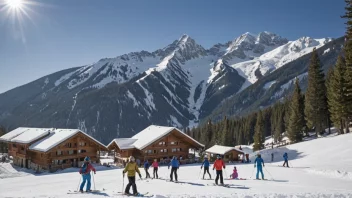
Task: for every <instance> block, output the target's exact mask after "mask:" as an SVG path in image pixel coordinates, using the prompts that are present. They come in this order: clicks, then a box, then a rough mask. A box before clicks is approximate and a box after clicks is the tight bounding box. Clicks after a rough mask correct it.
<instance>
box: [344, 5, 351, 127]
mask: <svg viewBox="0 0 352 198" xmlns="http://www.w3.org/2000/svg"><path fill="white" fill-rule="evenodd" d="M345 2H346V7H345V10H346V13H345V15H344V16H342V17H343V18H346V19H347V22H346V25H347V27H346V29H347V31H346V36H345V37H346V40H345V46H344V52H345V64H346V72H345V75H344V81H345V88H346V90H345V95H346V98H345V100H346V101H345V102H346V111H347V114H348V117H347V119H346V120H345V127H346V133H348V132H349V123H350V120H351V115H352V0H345Z"/></svg>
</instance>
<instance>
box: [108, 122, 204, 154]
mask: <svg viewBox="0 0 352 198" xmlns="http://www.w3.org/2000/svg"><path fill="white" fill-rule="evenodd" d="M173 130H176V131H178V132H179V133H180V134H182V135H184V136H186V137H187V138H188V139H191V140H192V141H193V142H195V143H196V144H198V145H199V146H201V147H204V145H203V144H201V143H199V142H198V141H196V140H195V139H193V138H191V137H190V136H188V135H187V134H185V133H183V132H182V131H180V130H179V129H177V128H175V127H165V126H156V125H150V126H149V127H147V128H145V129H144V130H143V131H141V132H139V133H137V134H136V135H134V136H133V137H132V138H117V139H114V140H113V141H112V142H110V144H109V145H108V147H109V146H110V145H111V144H112V143H114V142H116V144H117V145H118V146H119V148H120V149H130V148H136V149H139V150H142V149H144V148H145V147H147V146H148V145H150V144H152V143H153V142H155V141H156V140H158V139H160V138H162V137H163V136H165V135H167V134H168V133H170V132H171V131H173Z"/></svg>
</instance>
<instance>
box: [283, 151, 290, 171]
mask: <svg viewBox="0 0 352 198" xmlns="http://www.w3.org/2000/svg"><path fill="white" fill-rule="evenodd" d="M282 157H283V158H284V160H285V162H284V164H283V165H282V166H283V167H285V164H286V165H287V168H289V166H288V155H287V153H285V154H284V155H283V156H282Z"/></svg>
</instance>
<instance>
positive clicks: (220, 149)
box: [205, 145, 244, 155]
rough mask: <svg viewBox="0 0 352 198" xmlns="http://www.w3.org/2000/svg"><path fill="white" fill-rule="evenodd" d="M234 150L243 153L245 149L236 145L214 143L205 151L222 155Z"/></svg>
mask: <svg viewBox="0 0 352 198" xmlns="http://www.w3.org/2000/svg"><path fill="white" fill-rule="evenodd" d="M232 150H235V151H238V152H239V153H243V154H244V152H243V151H241V150H239V149H236V148H235V147H229V146H220V145H214V146H212V147H210V148H209V149H207V150H206V151H205V152H207V153H212V154H220V155H225V153H227V152H230V151H232Z"/></svg>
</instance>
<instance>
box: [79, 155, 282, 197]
mask: <svg viewBox="0 0 352 198" xmlns="http://www.w3.org/2000/svg"><path fill="white" fill-rule="evenodd" d="M272 156H273V155H272ZM283 158H284V164H283V166H285V165H287V167H289V166H288V155H287V153H285V154H284V155H283ZM151 166H152V167H153V178H157V179H158V178H159V177H158V168H159V164H158V161H157V160H156V159H155V160H154V162H153V163H152V165H151ZM170 166H171V173H170V181H173V178H174V177H175V181H176V182H177V181H178V180H177V179H178V178H177V170H178V169H179V168H180V162H179V161H178V160H177V157H176V156H174V157H173V158H172V160H171V161H170V163H169V165H168V169H170ZM149 167H150V165H149V162H148V161H147V160H146V161H145V162H144V170H145V174H146V178H150V174H149V172H148V169H149ZM203 167H204V173H203V179H204V178H205V175H206V173H208V175H209V177H210V179H211V174H210V172H209V168H210V162H209V159H208V156H207V155H205V156H204V161H203V163H202V165H201V169H203ZM263 167H265V164H264V160H263V159H262V157H261V154H257V157H256V159H255V161H254V168H257V174H256V179H259V173H260V174H261V176H262V179H263V180H264V173H263ZM225 168H226V166H225V162H224V161H223V159H222V157H221V156H220V155H217V156H216V160H215V162H214V165H213V171H214V170H216V178H215V184H216V185H218V182H219V179H220V185H224V179H223V172H222V171H223V169H225ZM91 172H94V174H96V170H95V168H94V167H93V166H92V164H91V163H90V158H89V157H88V156H87V157H85V158H84V163H83V165H82V167H81V169H80V170H79V173H80V174H81V175H82V183H81V185H80V190H79V191H80V192H82V193H83V188H84V186H85V184H86V183H87V187H86V192H91V191H92V190H91ZM122 173H123V177H125V174H126V173H127V178H128V184H127V185H126V188H125V194H127V195H138V191H137V185H136V173H138V176H139V178H141V179H142V175H141V173H140V171H139V168H138V164H137V163H136V162H135V158H134V157H133V156H130V157H129V162H128V163H127V164H126V166H125V168H124V170H123V171H122ZM173 176H174V177H173ZM229 177H230V178H231V179H238V172H237V168H236V166H235V167H234V169H233V172H232V174H231V175H230V176H229ZM131 187H132V191H133V194H130V188H131Z"/></svg>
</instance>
